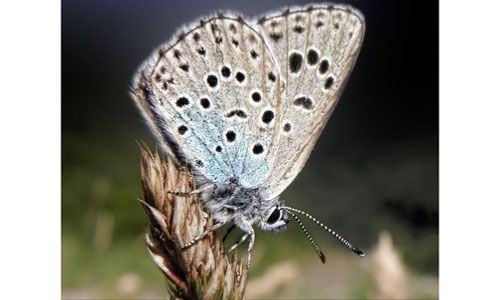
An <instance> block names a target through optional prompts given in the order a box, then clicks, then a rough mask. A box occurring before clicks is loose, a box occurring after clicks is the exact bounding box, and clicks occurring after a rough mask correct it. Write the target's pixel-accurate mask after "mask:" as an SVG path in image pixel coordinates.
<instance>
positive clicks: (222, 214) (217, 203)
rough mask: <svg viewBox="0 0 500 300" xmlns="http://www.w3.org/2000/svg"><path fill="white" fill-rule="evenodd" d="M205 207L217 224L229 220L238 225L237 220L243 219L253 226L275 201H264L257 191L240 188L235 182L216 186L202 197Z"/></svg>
mask: <svg viewBox="0 0 500 300" xmlns="http://www.w3.org/2000/svg"><path fill="white" fill-rule="evenodd" d="M202 200H203V202H204V203H205V207H206V208H207V210H208V211H210V212H211V213H212V215H213V218H214V219H215V220H217V221H218V222H227V221H229V220H231V219H232V220H233V221H235V224H237V223H238V219H242V218H243V219H245V220H246V221H248V222H249V223H251V224H253V223H255V222H256V221H259V220H261V219H262V218H263V216H264V214H265V212H266V211H268V209H269V208H270V207H272V206H273V205H275V204H276V203H275V202H276V201H269V200H264V199H263V198H262V197H261V196H260V194H259V190H258V189H248V188H244V187H242V186H241V185H240V184H239V183H238V181H237V180H233V181H231V183H229V184H227V185H224V186H216V187H214V188H212V189H209V190H207V191H206V192H204V193H203V195H202Z"/></svg>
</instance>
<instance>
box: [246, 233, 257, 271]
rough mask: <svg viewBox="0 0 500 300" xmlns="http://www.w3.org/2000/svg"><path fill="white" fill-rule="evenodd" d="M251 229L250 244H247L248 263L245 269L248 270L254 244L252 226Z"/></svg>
mask: <svg viewBox="0 0 500 300" xmlns="http://www.w3.org/2000/svg"><path fill="white" fill-rule="evenodd" d="M250 228H251V231H252V232H251V233H250V242H249V243H248V262H247V269H249V268H250V263H251V262H252V251H253V245H254V243H255V231H254V230H253V228H252V226H250Z"/></svg>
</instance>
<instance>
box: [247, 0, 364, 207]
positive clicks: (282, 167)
mask: <svg viewBox="0 0 500 300" xmlns="http://www.w3.org/2000/svg"><path fill="white" fill-rule="evenodd" d="M256 27H257V28H258V30H259V31H260V32H261V33H262V35H263V36H264V38H265V40H266V43H267V44H268V45H269V47H270V48H271V51H272V53H273V55H274V56H275V60H276V61H277V62H278V64H279V69H280V74H281V79H282V81H283V91H282V98H283V101H281V103H280V105H279V107H278V112H279V115H278V116H277V126H278V127H279V128H280V134H279V135H277V136H276V137H275V138H276V139H277V140H276V141H275V142H274V143H273V145H274V148H273V149H272V151H271V152H270V156H271V159H270V161H271V170H272V171H271V173H270V176H269V178H267V179H266V183H265V185H264V186H263V188H262V189H261V190H262V193H263V195H264V197H266V198H268V199H271V198H274V197H276V196H278V195H279V194H280V193H281V192H282V191H283V190H284V189H285V188H286V187H287V186H288V185H289V184H290V183H291V182H292V181H293V179H295V177H296V176H297V175H298V174H299V172H300V171H301V170H302V168H303V166H304V164H305V162H306V161H307V159H308V157H309V155H310V153H311V151H312V149H313V147H314V145H315V143H316V141H317V139H318V137H319V135H320V133H321V131H322V130H323V128H324V127H325V125H326V123H327V120H328V118H329V117H330V115H331V114H332V112H333V110H334V108H335V106H336V104H337V103H338V100H339V98H340V96H341V94H342V91H343V89H344V87H345V85H346V83H347V80H348V77H349V75H350V73H351V70H352V68H353V66H354V63H355V61H356V58H357V56H358V53H359V50H360V47H361V44H362V40H363V35H364V28H365V24H364V19H363V16H362V15H361V13H360V12H358V11H357V10H355V9H353V8H351V7H349V6H339V5H312V6H309V7H307V8H304V7H296V8H291V9H287V10H285V11H281V12H277V13H275V14H271V15H268V16H264V17H262V18H260V19H258V20H257V21H256Z"/></svg>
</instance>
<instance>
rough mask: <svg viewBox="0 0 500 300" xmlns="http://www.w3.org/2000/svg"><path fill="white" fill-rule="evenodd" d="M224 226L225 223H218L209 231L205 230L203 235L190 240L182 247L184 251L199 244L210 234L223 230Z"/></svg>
mask: <svg viewBox="0 0 500 300" xmlns="http://www.w3.org/2000/svg"><path fill="white" fill-rule="evenodd" d="M224 224H225V223H223V222H220V223H216V224H215V225H213V226H212V227H211V228H209V229H207V230H205V231H204V232H202V233H201V234H199V235H197V236H195V237H194V238H193V239H192V240H190V241H189V242H187V243H186V244H185V245H183V246H182V247H181V248H182V250H185V249H187V248H189V247H191V246H193V245H194V244H196V243H197V242H199V241H200V240H201V239H203V238H204V237H206V236H207V235H208V234H210V233H212V232H214V231H215V230H217V229H219V228H221V227H222V226H223V225H224Z"/></svg>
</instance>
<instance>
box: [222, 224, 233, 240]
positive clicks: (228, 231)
mask: <svg viewBox="0 0 500 300" xmlns="http://www.w3.org/2000/svg"><path fill="white" fill-rule="evenodd" d="M235 228H236V225H234V224H233V225H231V227H229V229H228V230H227V231H226V233H225V234H224V237H223V238H222V242H225V241H226V238H227V237H228V236H229V234H230V233H231V231H233V230H234V229H235Z"/></svg>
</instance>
